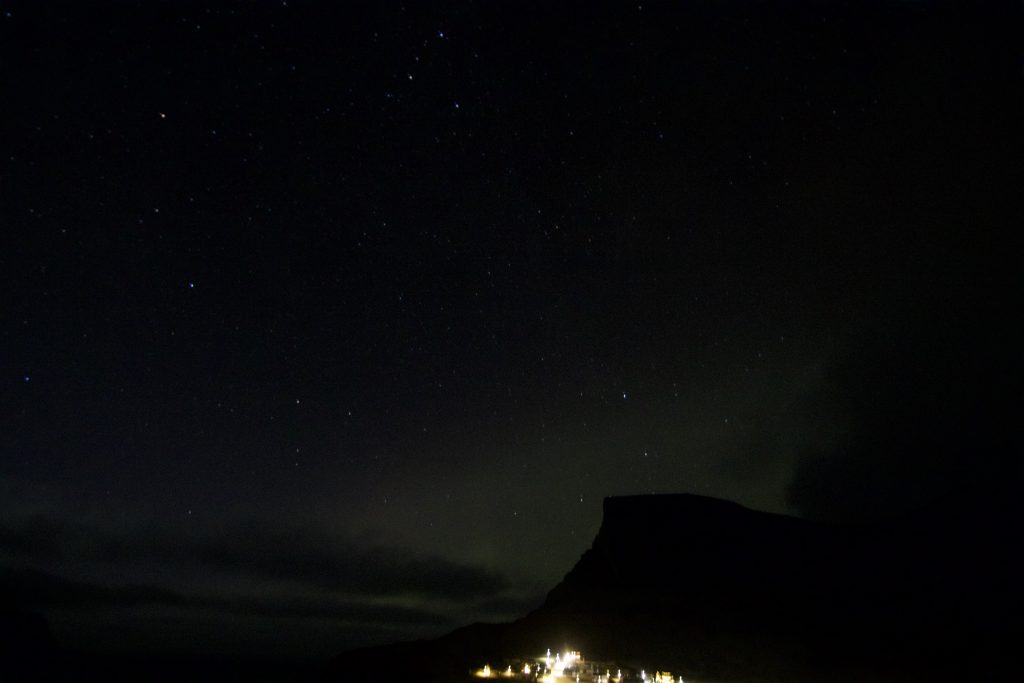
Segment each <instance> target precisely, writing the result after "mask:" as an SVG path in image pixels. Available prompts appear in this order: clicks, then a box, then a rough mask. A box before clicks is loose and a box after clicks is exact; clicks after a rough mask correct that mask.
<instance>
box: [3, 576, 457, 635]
mask: <svg viewBox="0 0 1024 683" xmlns="http://www.w3.org/2000/svg"><path fill="white" fill-rule="evenodd" d="M0 581H2V583H3V585H4V586H5V587H6V590H7V591H8V592H9V595H10V596H11V599H12V600H13V601H14V602H17V603H20V604H21V605H22V606H23V607H27V608H30V609H31V608H60V609H73V610H95V609H118V608H124V607H136V606H140V605H147V606H150V607H153V606H161V607H174V608H182V609H187V610H208V611H215V612H227V613H233V614H238V615H243V616H250V617H274V618H277V617H283V618H293V619H326V620H337V621H343V622H347V623H350V622H357V623H359V622H368V623H387V624H400V625H424V624H430V625H437V624H447V623H448V622H449V619H448V618H447V617H445V616H444V615H441V614H439V613H437V612H435V611H431V610H427V609H419V608H414V607H404V606H399V605H388V604H375V603H371V602H368V601H360V600H337V599H332V598H328V597H323V598H317V599H309V598H298V597H295V596H279V597H276V598H273V597H266V596H247V595H235V596H224V595H201V594H186V593H184V592H181V591H178V590H170V589H166V588H163V587H160V586H155V585H147V584H131V583H128V584H118V585H106V584H102V583H98V582H91V581H82V580H77V579H68V578H64V577H61V576H57V575H55V574H51V573H49V572H44V571H39V570H35V569H24V568H11V567H5V568H0Z"/></svg>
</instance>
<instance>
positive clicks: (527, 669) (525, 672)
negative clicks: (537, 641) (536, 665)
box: [523, 664, 530, 676]
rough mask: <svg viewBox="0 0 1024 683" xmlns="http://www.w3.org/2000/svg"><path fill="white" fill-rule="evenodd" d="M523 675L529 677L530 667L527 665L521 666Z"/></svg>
mask: <svg viewBox="0 0 1024 683" xmlns="http://www.w3.org/2000/svg"><path fill="white" fill-rule="evenodd" d="M523 673H524V674H526V675H527V676H529V675H530V665H529V664H523Z"/></svg>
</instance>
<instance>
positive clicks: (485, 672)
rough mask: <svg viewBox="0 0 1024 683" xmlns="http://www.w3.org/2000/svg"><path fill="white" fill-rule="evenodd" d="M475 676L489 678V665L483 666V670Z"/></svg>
mask: <svg viewBox="0 0 1024 683" xmlns="http://www.w3.org/2000/svg"><path fill="white" fill-rule="evenodd" d="M476 675H477V676H479V677H480V678H490V677H491V665H490V664H484V668H482V669H480V670H479V671H477V672H476Z"/></svg>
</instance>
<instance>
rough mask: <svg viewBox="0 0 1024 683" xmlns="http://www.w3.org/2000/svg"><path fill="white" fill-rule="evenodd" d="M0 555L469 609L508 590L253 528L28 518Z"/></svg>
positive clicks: (355, 548) (415, 560) (478, 573)
mask: <svg viewBox="0 0 1024 683" xmlns="http://www.w3.org/2000/svg"><path fill="white" fill-rule="evenodd" d="M0 548H2V549H3V551H4V552H5V554H7V555H9V556H15V557H23V558H26V559H29V560H33V561H37V562H41V561H46V562H49V561H53V560H62V561H65V562H67V561H75V562H101V563H106V564H110V565H115V566H122V567H125V568H131V567H140V566H144V565H146V564H160V565H162V566H165V567H166V566H178V567H184V568H188V567H194V568H201V569H202V570H203V571H204V572H212V573H219V574H229V575H233V576H238V577H243V578H248V579H252V580H256V581H267V580H273V581H290V582H294V583H298V584H304V585H307V586H309V587H315V588H318V589H327V590H332V591H336V592H339V593H346V594H353V595H368V596H391V597H396V596H414V597H418V598H426V599H443V600H455V601H470V600H474V599H479V598H482V597H489V596H494V595H497V594H500V593H501V592H502V591H505V590H506V589H508V588H510V584H509V582H508V580H507V579H506V578H505V577H503V576H501V575H499V574H497V573H494V572H492V571H488V570H486V569H483V568H480V567H475V566H470V565H467V564H460V563H458V562H455V561H452V560H448V559H444V558H440V557H436V556H424V555H418V554H416V553H414V552H413V551H411V550H407V549H401V548H389V547H382V546H376V545H372V544H368V543H366V542H362V541H358V540H354V539H351V538H336V537H328V536H326V535H324V534H323V533H322V532H318V531H314V530H311V529H301V530H299V529H294V530H286V529H274V528H269V527H265V526H260V525H255V524H246V525H237V526H233V527H231V528H228V529H223V530H219V531H216V532H212V531H211V532H206V533H196V534H186V533H183V532H181V531H171V530H169V529H167V528H152V527H142V528H138V529H132V530H129V531H126V532H124V533H122V534H117V533H115V532H112V531H110V530H107V529H100V528H90V527H87V526H84V525H81V524H79V523H76V522H72V521H69V520H65V519H60V518H53V517H41V516H33V517H29V518H26V519H23V520H10V519H9V520H6V521H5V522H4V523H2V524H0Z"/></svg>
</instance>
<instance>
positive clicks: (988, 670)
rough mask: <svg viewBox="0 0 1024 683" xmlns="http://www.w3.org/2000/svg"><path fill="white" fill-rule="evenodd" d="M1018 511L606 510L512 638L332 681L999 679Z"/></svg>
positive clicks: (703, 504) (390, 660)
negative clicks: (490, 668) (591, 674)
mask: <svg viewBox="0 0 1024 683" xmlns="http://www.w3.org/2000/svg"><path fill="white" fill-rule="evenodd" d="M1018 519H1020V506H1019V503H1018V502H1017V500H1016V499H1015V498H1014V497H1013V496H1010V495H1007V496H991V495H990V496H987V497H984V498H982V497H980V496H979V497H978V498H964V499H961V500H946V501H940V504H936V505H935V506H933V507H932V508H931V509H926V510H922V511H920V512H918V513H917V514H914V515H909V516H906V517H904V518H902V519H898V520H892V521H890V522H887V523H879V524H874V525H865V526H858V527H840V526H830V525H823V524H816V523H812V522H808V521H804V520H800V519H796V518H790V517H785V516H780V515H773V514H768V513H762V512H755V511H752V510H748V509H746V508H743V507H741V506H739V505H736V504H734V503H730V502H726V501H722V500H715V499H710V498H703V497H699V496H690V495H661V496H637V497H622V498H608V499H606V500H605V503H604V520H603V523H602V526H601V529H600V531H599V533H598V535H597V538H596V539H595V540H594V543H593V547H592V548H591V549H590V550H588V551H587V552H586V553H585V554H584V555H583V557H582V558H581V559H580V560H579V562H578V563H577V564H576V566H575V567H574V568H573V569H572V571H570V572H569V574H568V575H567V576H566V577H565V579H564V580H563V581H562V582H561V583H560V584H558V586H556V587H555V588H554V589H553V590H552V591H551V592H550V593H549V595H548V597H547V599H546V601H545V602H544V604H543V605H542V606H541V607H540V608H538V609H537V610H535V611H534V612H532V613H531V614H529V615H527V616H525V617H523V618H522V619H520V620H518V621H516V622H514V623H511V624H505V625H482V624H481V625H474V626H470V627H467V628H464V629H461V630H459V631H456V632H454V633H451V634H449V635H447V636H445V637H442V638H440V639H437V640H435V641H423V642H415V643H405V644H399V645H393V646H387V647H379V648H370V649H364V650H358V651H354V652H349V653H346V654H344V655H341V656H339V657H338V658H336V659H335V660H334V661H333V662H332V663H331V664H330V666H329V668H328V670H327V671H326V672H325V678H326V679H327V680H377V681H385V680H395V681H398V680H420V681H449V680H461V679H464V678H466V677H467V673H468V671H469V670H470V669H471V668H474V667H477V666H480V664H481V663H482V662H484V661H485V660H490V661H501V660H502V659H503V658H506V657H510V656H514V655H518V654H522V653H532V652H543V651H544V649H545V648H546V647H558V648H562V647H570V648H573V649H578V650H581V651H582V652H583V653H584V654H585V655H586V654H589V655H590V656H592V657H595V658H601V659H614V660H617V661H622V662H626V663H638V664H639V663H640V662H643V661H648V662H650V661H657V662H659V663H660V666H662V667H664V668H666V669H671V670H672V671H674V672H680V673H682V674H684V676H685V678H687V679H688V680H694V681H755V680H756V681H822V680H829V681H863V680H872V681H883V680H893V681H896V680H899V681H907V680H929V681H954V680H956V681H982V680H986V681H995V680H1015V679H1016V675H1017V674H1018V672H1019V670H1020V668H1019V666H1020V654H1019V653H1020V647H1019V646H1020V643H1022V642H1024V637H1022V636H1024V632H1022V630H1021V614H1022V609H1021V608H1022V602H1021V590H1020V581H1021V579H1020V577H1021V576H1022V575H1024V571H1022V569H1024V567H1022V566H1021V559H1020V555H1019V554H1018V553H1017V548H1018V546H1019V545H1020V539H1019V538H1018V537H1016V536H1013V535H1010V534H1008V530H1011V529H1016V528H1019V527H1018V526H1017V523H1016V520H1018Z"/></svg>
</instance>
